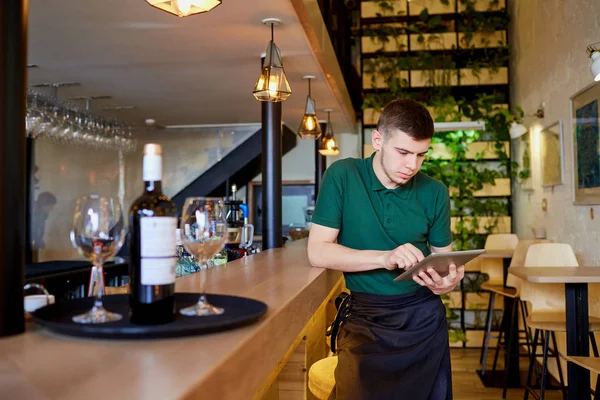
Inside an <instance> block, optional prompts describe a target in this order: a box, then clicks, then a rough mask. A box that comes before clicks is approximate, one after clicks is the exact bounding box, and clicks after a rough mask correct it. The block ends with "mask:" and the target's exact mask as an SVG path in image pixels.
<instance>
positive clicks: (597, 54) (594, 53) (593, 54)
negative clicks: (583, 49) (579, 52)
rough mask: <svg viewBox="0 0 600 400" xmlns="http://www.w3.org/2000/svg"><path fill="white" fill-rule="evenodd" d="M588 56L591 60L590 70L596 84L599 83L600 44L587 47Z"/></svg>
mask: <svg viewBox="0 0 600 400" xmlns="http://www.w3.org/2000/svg"><path fill="white" fill-rule="evenodd" d="M587 53H588V56H589V57H590V58H591V59H592V64H591V65H590V70H591V71H592V76H593V77H594V80H595V81H596V82H598V81H600V42H597V43H592V44H590V45H589V46H588V47H587Z"/></svg>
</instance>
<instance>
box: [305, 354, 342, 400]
mask: <svg viewBox="0 0 600 400" xmlns="http://www.w3.org/2000/svg"><path fill="white" fill-rule="evenodd" d="M337 363H338V358H337V356H332V357H326V358H323V359H321V360H319V361H317V362H316V363H314V364H313V365H312V366H311V367H310V369H309V370H308V389H309V390H310V392H311V393H312V394H313V395H314V396H315V397H316V398H317V399H319V400H329V399H334V398H335V368H336V367H337Z"/></svg>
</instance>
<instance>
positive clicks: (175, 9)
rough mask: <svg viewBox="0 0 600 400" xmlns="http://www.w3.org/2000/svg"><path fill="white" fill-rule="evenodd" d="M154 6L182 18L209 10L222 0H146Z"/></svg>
mask: <svg viewBox="0 0 600 400" xmlns="http://www.w3.org/2000/svg"><path fill="white" fill-rule="evenodd" d="M146 2H147V3H148V4H150V5H151V6H152V7H156V8H158V9H159V10H163V11H166V12H168V13H169V14H173V15H176V16H178V17H180V18H183V17H187V16H189V15H195V14H202V13H205V12H209V11H210V10H212V9H213V8H215V7H217V6H218V5H220V4H221V0H146Z"/></svg>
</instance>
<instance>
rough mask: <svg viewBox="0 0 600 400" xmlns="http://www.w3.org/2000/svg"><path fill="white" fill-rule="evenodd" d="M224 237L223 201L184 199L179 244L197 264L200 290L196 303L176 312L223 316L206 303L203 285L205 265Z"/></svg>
mask: <svg viewBox="0 0 600 400" xmlns="http://www.w3.org/2000/svg"><path fill="white" fill-rule="evenodd" d="M226 236H227V219H226V218H225V207H224V202H223V199H221V198H210V197H188V198H187V199H185V204H184V207H183V214H182V217H181V243H182V245H183V247H184V248H185V249H186V250H187V252H188V253H190V254H191V255H193V256H194V257H195V258H196V261H198V262H199V263H201V264H205V265H203V266H202V268H200V274H201V286H200V298H199V299H198V303H196V304H195V305H193V306H191V307H186V308H183V309H181V310H180V313H181V314H183V315H187V316H204V315H219V314H223V312H224V310H223V309H222V308H220V307H215V306H213V305H211V304H209V303H208V300H207V299H206V294H205V293H204V290H205V289H204V287H205V285H206V269H207V268H208V266H207V265H206V263H207V261H208V260H209V259H211V258H212V257H214V256H215V255H216V254H217V253H218V252H220V251H221V249H222V248H223V245H224V244H225V240H226Z"/></svg>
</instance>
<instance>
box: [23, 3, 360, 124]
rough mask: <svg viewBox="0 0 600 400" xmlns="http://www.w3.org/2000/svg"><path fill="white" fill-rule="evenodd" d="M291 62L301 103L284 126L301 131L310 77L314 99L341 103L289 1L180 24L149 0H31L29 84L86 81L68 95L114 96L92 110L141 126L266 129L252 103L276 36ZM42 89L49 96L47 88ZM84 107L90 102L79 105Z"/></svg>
mask: <svg viewBox="0 0 600 400" xmlns="http://www.w3.org/2000/svg"><path fill="white" fill-rule="evenodd" d="M268 17H276V18H279V19H281V20H282V25H280V26H279V27H276V30H275V42H276V43H277V45H278V46H279V48H280V49H281V52H282V56H283V62H284V68H285V70H286V73H287V76H288V79H289V81H290V85H291V87H292V92H293V94H292V96H291V97H290V98H289V99H288V100H287V101H286V102H284V103H283V120H284V123H286V124H288V125H289V126H290V127H291V128H292V129H296V127H297V125H298V124H299V123H300V119H301V117H302V114H303V110H304V103H305V99H306V94H307V85H306V81H304V80H303V79H302V76H304V75H316V76H317V80H316V81H315V82H313V97H314V98H315V99H316V101H317V107H318V112H317V114H318V115H319V117H320V118H324V117H325V116H326V115H325V113H323V112H322V111H320V112H319V110H322V109H323V108H334V109H339V108H340V107H341V105H340V104H339V102H338V101H337V100H336V97H335V96H334V94H333V93H332V91H331V90H330V87H329V85H327V84H326V82H325V80H324V77H323V75H322V72H321V71H322V69H321V67H320V66H319V64H318V62H317V60H316V58H315V56H314V54H313V51H311V48H310V45H309V44H308V42H307V39H306V34H305V32H304V30H303V28H302V25H301V24H300V21H299V20H298V16H297V14H296V13H295V11H294V8H293V7H292V5H291V3H290V0H223V4H222V5H221V6H219V7H217V8H216V9H214V10H212V11H211V12H209V13H206V14H200V15H196V16H190V17H187V18H182V19H181V18H177V17H175V16H172V15H170V14H167V13H165V12H163V11H160V10H158V9H155V8H153V7H151V6H149V5H148V4H147V3H146V1H145V0H86V1H73V0H52V1H49V0H30V2H29V49H28V52H29V58H28V62H29V63H30V64H31V63H32V64H37V65H38V66H39V68H31V69H29V83H30V84H37V83H44V82H61V81H66V82H70V81H77V82H80V83H81V86H79V87H68V88H61V89H60V90H59V97H60V98H62V99H66V98H67V97H70V96H95V95H110V96H112V99H109V100H96V101H93V102H92V109H93V110H95V111H97V112H101V111H100V110H101V108H102V107H105V106H113V105H135V106H137V109H135V110H121V111H104V112H103V114H104V115H107V116H111V117H114V116H117V117H118V118H119V119H121V120H124V121H127V122H130V123H135V124H136V125H142V124H143V122H144V120H145V119H147V118H153V119H155V120H156V121H157V122H158V123H160V124H163V125H189V124H225V123H246V122H260V103H259V102H258V101H256V100H255V99H254V97H253V96H252V90H253V89H254V84H255V83H256V80H257V78H258V75H259V73H260V56H261V54H262V53H264V52H265V50H266V46H267V43H268V41H269V37H270V30H269V28H268V27H267V26H265V25H262V23H261V21H262V19H264V18H268ZM42 90H43V89H42ZM80 104H83V103H80ZM342 114H343V113H332V120H333V122H334V129H335V130H336V131H337V132H353V131H354V130H355V129H354V126H352V121H349V120H347V119H346V118H343V116H342Z"/></svg>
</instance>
